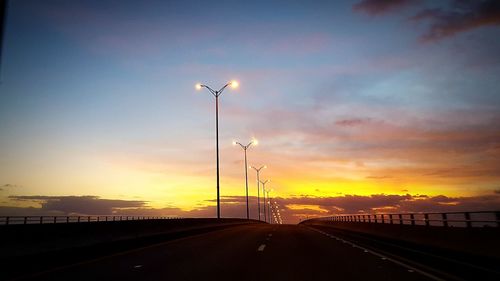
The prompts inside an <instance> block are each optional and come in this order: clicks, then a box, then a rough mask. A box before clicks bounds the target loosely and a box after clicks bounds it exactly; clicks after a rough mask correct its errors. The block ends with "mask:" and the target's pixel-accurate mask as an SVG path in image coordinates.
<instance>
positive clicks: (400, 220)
mask: <svg viewBox="0 0 500 281" xmlns="http://www.w3.org/2000/svg"><path fill="white" fill-rule="evenodd" d="M398 216H399V224H404V222H403V215H402V214H399V215H398Z"/></svg>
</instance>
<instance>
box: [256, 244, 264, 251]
mask: <svg viewBox="0 0 500 281" xmlns="http://www.w3.org/2000/svg"><path fill="white" fill-rule="evenodd" d="M265 247H266V244H262V245H260V246H259V248H258V249H257V251H259V252H263V251H264V248H265Z"/></svg>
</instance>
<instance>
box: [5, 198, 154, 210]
mask: <svg viewBox="0 0 500 281" xmlns="http://www.w3.org/2000/svg"><path fill="white" fill-rule="evenodd" d="M9 199H11V200H16V201H29V202H37V203H39V204H40V205H41V208H40V209H41V211H42V212H61V213H64V214H87V215H103V214H111V213H113V210H115V209H121V208H139V207H143V206H145V205H146V202H145V201H138V200H111V199H101V198H99V197H97V196H9Z"/></svg>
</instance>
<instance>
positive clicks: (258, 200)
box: [251, 165, 267, 220]
mask: <svg viewBox="0 0 500 281" xmlns="http://www.w3.org/2000/svg"><path fill="white" fill-rule="evenodd" d="M251 168H252V169H254V170H255V171H256V172H257V209H258V212H259V220H260V176H259V174H260V170H262V169H265V168H267V166H265V165H264V166H261V167H260V168H258V169H257V168H255V167H251Z"/></svg>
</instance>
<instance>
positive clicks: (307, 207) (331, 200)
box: [0, 191, 500, 223]
mask: <svg viewBox="0 0 500 281" xmlns="http://www.w3.org/2000/svg"><path fill="white" fill-rule="evenodd" d="M498 194H500V191H499V192H497V191H496V192H495V194H492V195H482V196H471V197H449V196H444V195H438V196H428V195H425V194H415V195H411V194H404V195H397V194H373V195H366V196H362V195H343V196H340V195H339V196H331V197H313V196H305V195H303V196H298V197H291V198H281V197H277V198H272V201H273V202H276V203H277V204H278V206H279V209H280V213H281V216H282V218H283V220H284V222H285V223H297V222H299V220H300V219H303V218H306V217H318V216H331V215H335V214H359V213H387V212H391V213H399V212H401V213H407V212H452V211H485V210H486V211H488V210H492V211H495V210H498V208H499V207H500V196H499V195H498ZM13 199H17V200H23V201H32V202H39V201H43V202H60V201H63V202H64V203H52V204H47V203H44V204H42V206H41V208H33V207H30V208H21V207H0V215H26V216H28V215H30V216H36V215H68V214H81V215H128V216H176V217H199V218H202V217H214V216H215V214H216V210H215V206H213V205H209V206H199V207H197V208H194V209H192V210H182V209H180V208H176V207H165V208H150V207H148V206H146V205H145V202H144V201H127V200H109V199H100V198H98V197H94V196H80V197H77V196H59V197H52V196H16V197H13ZM249 200H250V217H251V218H253V219H256V218H257V210H256V209H257V208H256V204H257V199H256V198H255V197H250V198H249ZM207 202H210V203H213V202H212V200H207ZM261 202H262V201H261ZM83 204H88V207H82V205H83ZM261 206H262V205H261ZM245 207H246V197H245V196H227V197H222V198H221V213H222V216H223V217H226V218H244V217H246V208H245Z"/></svg>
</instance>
